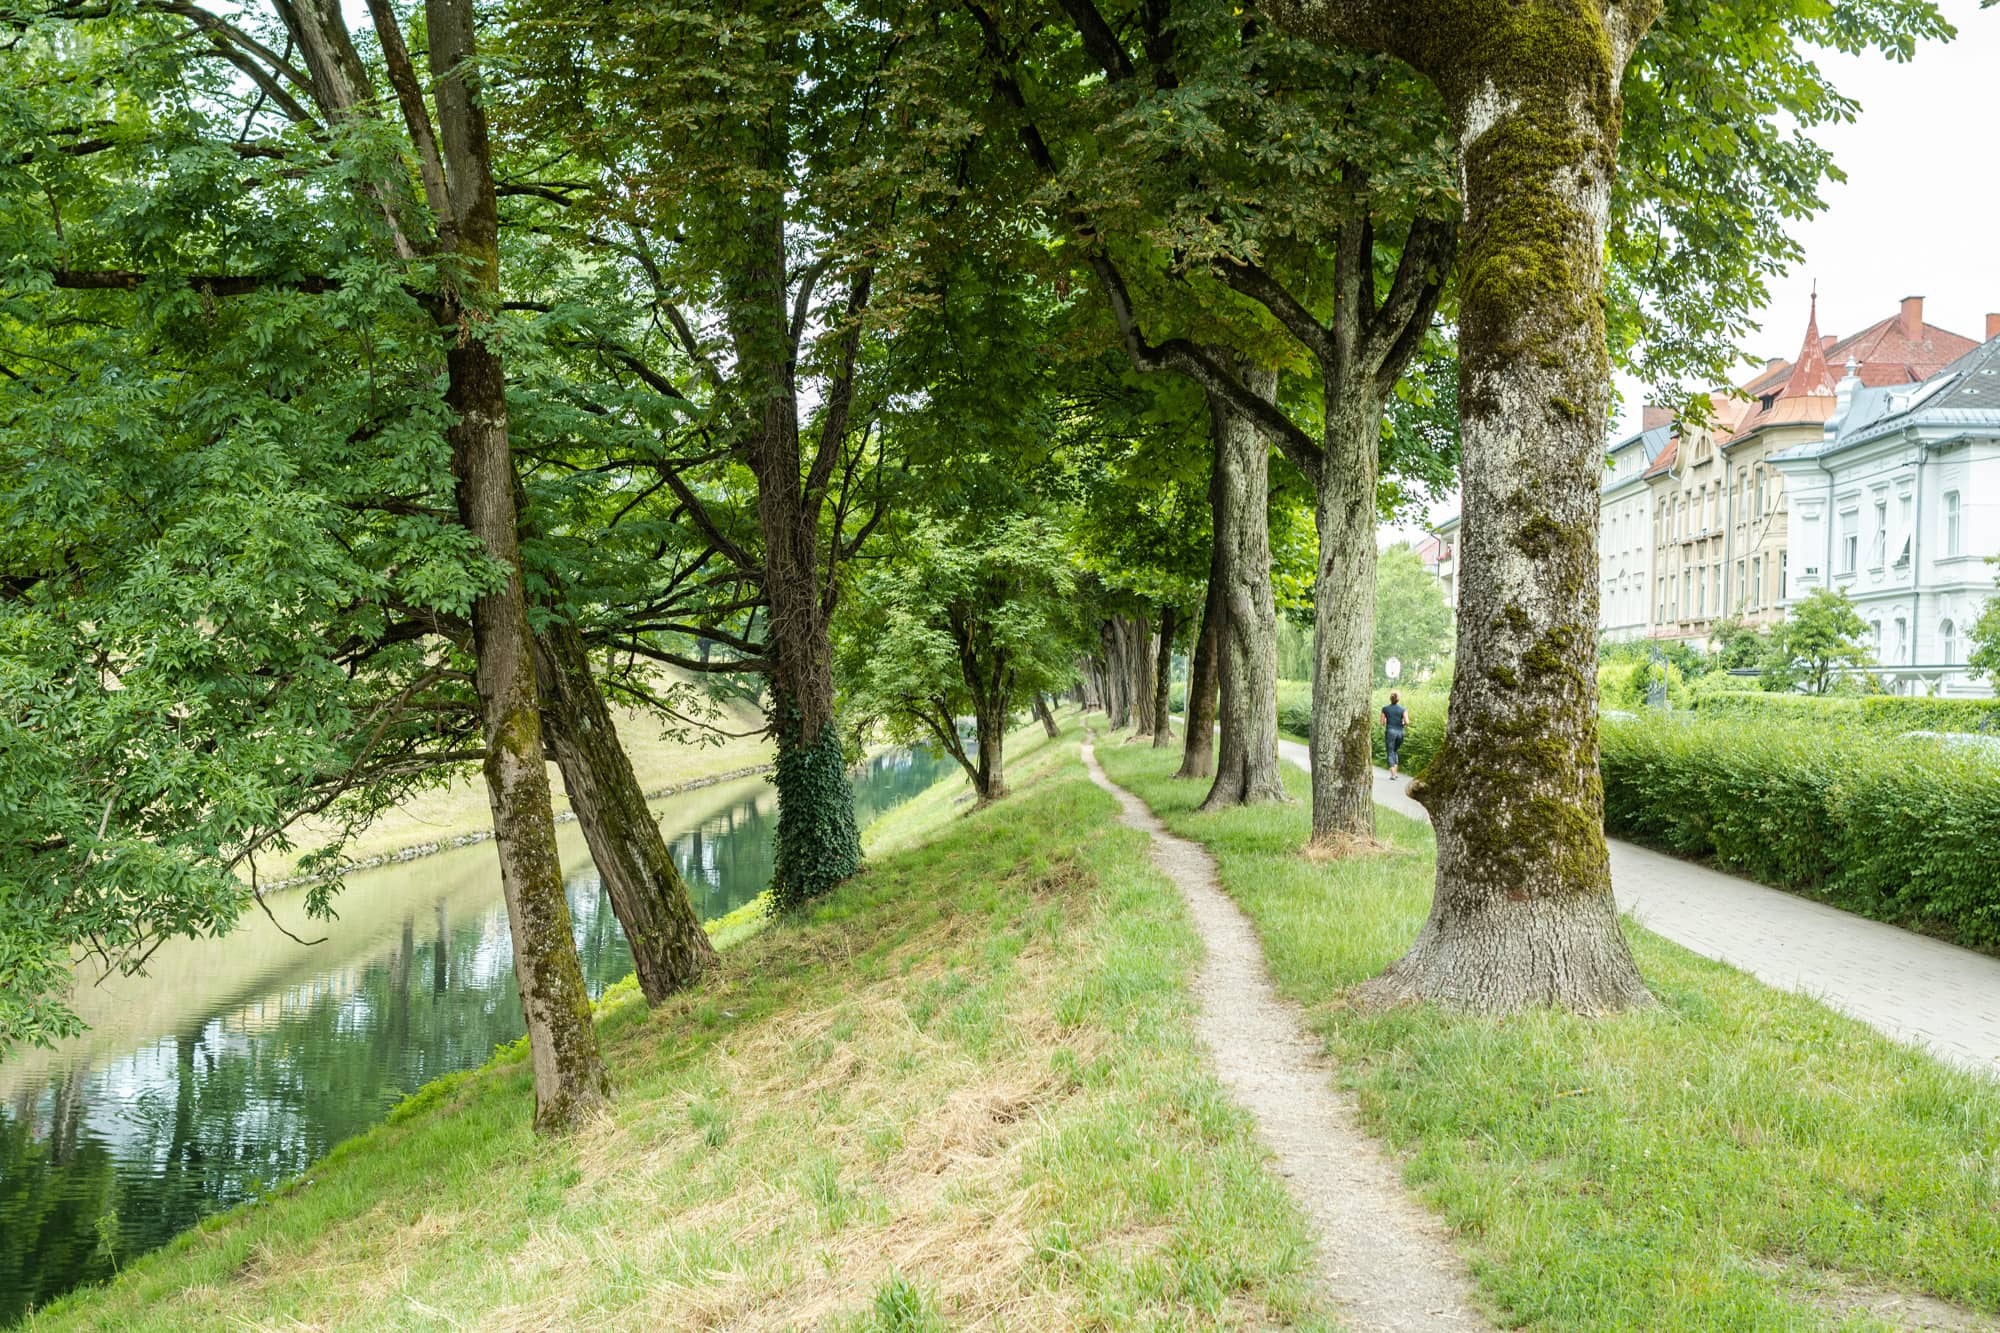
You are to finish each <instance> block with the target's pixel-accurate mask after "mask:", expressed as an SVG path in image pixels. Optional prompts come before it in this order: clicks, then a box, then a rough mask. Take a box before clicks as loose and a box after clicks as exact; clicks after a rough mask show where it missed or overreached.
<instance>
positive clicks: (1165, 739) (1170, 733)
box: [1153, 604, 1180, 750]
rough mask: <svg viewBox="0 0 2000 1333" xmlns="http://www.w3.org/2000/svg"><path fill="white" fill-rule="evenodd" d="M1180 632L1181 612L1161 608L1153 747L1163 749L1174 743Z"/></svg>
mask: <svg viewBox="0 0 2000 1333" xmlns="http://www.w3.org/2000/svg"><path fill="white" fill-rule="evenodd" d="M1179 632H1180V612H1179V611H1178V610H1176V609H1175V608H1174V607H1171V606H1167V605H1165V604H1162V605H1161V607H1160V646H1159V652H1158V653H1157V654H1156V655H1155V657H1154V659H1153V748H1154V749H1155V750H1164V749H1166V748H1167V747H1168V746H1170V745H1172V744H1173V743H1174V725H1173V722H1174V709H1173V684H1174V679H1173V678H1174V635H1175V634H1177V633H1179Z"/></svg>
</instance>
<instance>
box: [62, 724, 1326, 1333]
mask: <svg viewBox="0 0 2000 1333" xmlns="http://www.w3.org/2000/svg"><path fill="white" fill-rule="evenodd" d="M1014 775H1015V783H1016V794H1015V795H1013V796H1011V797H1008V798H1007V799H1005V800H1002V801H1000V802H997V803H995V804H994V805H993V806H991V807H989V808H986V809H983V810H979V811H976V812H972V813H969V814H961V812H960V811H959V810H958V809H956V808H955V807H953V806H951V805H950V804H949V803H942V804H938V805H937V806H936V810H937V822H936V825H935V826H934V827H933V828H932V829H931V831H930V838H929V840H928V841H927V842H924V843H923V845H921V846H916V847H914V848H913V849H911V850H908V851H905V852H902V853H899V854H896V855H890V856H882V857H880V858H878V859H877V860H876V861H875V863H874V864H873V865H872V866H871V868H870V869H869V870H868V871H867V872H866V873H865V874H863V875H862V876H860V877H858V878H857V879H856V880H855V881H853V882H851V883H850V884H849V885H847V886H846V887H844V888H843V889H842V890H840V891H839V892H838V893H836V894H834V895H833V896H831V897H830V898H829V899H828V900H826V901H825V902H824V903H822V904H821V905H820V906H819V907H818V908H817V909H816V910H815V911H813V912H812V913H811V914H810V915H809V916H808V917H807V918H805V919H803V920H799V921H788V922H782V923H779V924H778V925H776V926H774V927H773V928H771V929H768V930H765V931H763V932H761V933H760V934H758V935H756V936H755V937H753V938H751V939H749V940H747V941H745V942H743V943H742V944H740V945H738V946H736V947H734V948H732V949H730V950H729V951H728V952H727V953H726V954H725V965H724V967H723V969H722V971H721V975H720V976H718V977H716V978H715V979H714V980H713V982H711V983H710V984H707V985H705V986H704V987H702V988H701V989H700V990H699V991H696V992H694V993H692V994H689V995H686V996H683V997H680V998H679V999H677V1000H676V1001H674V1002H673V1003H671V1004H668V1005H665V1006H662V1007H661V1008H660V1009H658V1010H655V1011H653V1012H651V1013H647V1012H646V1011H645V1010H644V1009H643V1007H642V1006H640V1005H639V1004H637V1003H636V1001H628V1002H625V1003H623V1004H622V1005H620V1006H617V1007H615V1008H613V1009H612V1010H611V1011H609V1012H607V1013H606V1015H605V1016H604V1018H603V1020H602V1022H603V1030H604V1033H605V1037H606V1043H607V1054H608V1056H609V1058H610V1060H611V1062H612V1066H613V1069H614V1072H615V1077H616V1079H617V1082H618V1085H619V1088H618V1096H617V1099H616V1101H615V1102H614V1103H613V1104H612V1106H611V1107H610V1109H609V1110H608V1111H607V1112H606V1114H605V1115H604V1116H603V1117H601V1118H600V1119H599V1120H598V1121H597V1122H595V1123H594V1124H592V1125H590V1126H588V1127H586V1128H584V1129H583V1130H581V1131H579V1132H577V1133H575V1134H573V1135H572V1136H570V1137H569V1138H567V1139H564V1140H561V1141H558V1142H541V1141H537V1140H535V1139H534V1138H533V1137H532V1136H530V1135H529V1134H528V1133H527V1131H526V1124H525V1122H526V1120H527V1109H528V1108H527V1084H526V1078H525V1073H524V1071H523V1070H522V1069H521V1068H520V1067H519V1065H518V1064H514V1065H510V1066H504V1067H501V1068H499V1069H496V1070H493V1071H491V1072H489V1073H487V1074H485V1075H482V1076H479V1077H476V1078H474V1079H471V1080H468V1081H466V1082H465V1083H463V1084H461V1085H459V1086H457V1087H455V1088H450V1089H446V1090H441V1091H440V1092H439V1093H437V1094H434V1095H433V1096H432V1097H431V1098H430V1099H429V1101H430V1103H431V1104H429V1105H427V1106H426V1107H424V1108H423V1109H421V1110H419V1111H418V1112H416V1113H414V1114H410V1115H406V1116H403V1117H400V1118H399V1119H398V1121H397V1122H396V1123H393V1124H391V1125H389V1126H387V1127H385V1128H383V1129H382V1130H379V1131H377V1132H375V1133H373V1134H371V1135H368V1136H365V1137H364V1138H362V1139H360V1140H357V1141H355V1142H354V1143H351V1144H349V1145H347V1146H346V1147H344V1148H343V1149H341V1150H339V1151H337V1152H336V1153H335V1154H334V1155H333V1156H332V1158H330V1159H329V1161H328V1162H326V1163H325V1164H323V1165H322V1166H321V1167H319V1168H317V1169H315V1170H314V1171H313V1172H312V1173H310V1175H309V1176H308V1177H307V1178H306V1179H305V1180H304V1181H303V1182H301V1183H300V1184H298V1185H297V1186H295V1187H294V1188H293V1189H292V1190H290V1191H289V1193H288V1194H287V1195H286V1196H285V1197H283V1198H280V1199H277V1200H275V1201H273V1202H270V1203H267V1204H264V1205H260V1206H257V1207H253V1208H250V1209H246V1210H242V1211H239V1212H238V1213H236V1214H233V1215H231V1216H229V1217H228V1218H226V1219H224V1220H222V1221H221V1222H220V1223H219V1224H217V1225H214V1226H211V1227H209V1228H206V1229H204V1230H203V1231H202V1232H201V1233H200V1234H197V1235H194V1236H192V1237H189V1238H185V1239H184V1240H183V1241H182V1242H180V1243H177V1244H176V1245H174V1246H172V1247H169V1248H168V1249H167V1250H165V1251H162V1252H160V1253H157V1254H155V1255H153V1256H151V1257H149V1258H148V1259H146V1260H144V1261H142V1262H141V1263H140V1264H139V1265H137V1266H135V1268H134V1269H132V1270H129V1271H128V1272H127V1273H126V1274H125V1276H124V1277H123V1278H122V1279H121V1280H120V1281H118V1282H117V1283H115V1284H113V1285H112V1286H111V1287H109V1288H107V1289H104V1290H101V1291H97V1292H86V1293H81V1294H79V1295H77V1296H75V1297H73V1298H72V1299H71V1300H70V1301H68V1302H66V1303H65V1304H63V1305H61V1306H59V1307H57V1308H56V1309H55V1310H52V1311H51V1312H49V1313H48V1314H46V1315H45V1316H44V1317H43V1318H42V1319H41V1320H39V1321H38V1323H37V1325H35V1326H37V1327H43V1328H48V1329H70V1328H87V1327H103V1328H110V1327H116V1328H121V1329H122V1328H204V1329H206V1328H216V1327H229V1326H254V1327H285V1328H315V1329H363V1328H366V1329H378V1328H426V1329H428V1328H437V1329H445V1328H480V1329H521V1330H527V1329H558V1328H564V1329H566V1328H579V1327H589V1328H593V1329H635V1330H636V1329H658V1328H670V1329H721V1328H729V1329H780V1328H784V1329H789V1328H801V1327H804V1328H831V1329H857V1330H859V1329H928V1328H941V1327H946V1326H950V1327H962V1326H963V1327H990V1328H1016V1329H1058V1328H1062V1329H1069V1328H1079V1329H1128V1328H1213V1327H1244V1328H1249V1327H1271V1326H1300V1327H1317V1326H1323V1324H1324V1320H1323V1318H1322V1315H1321V1313H1320V1311H1319V1310H1318V1308H1317V1307H1316V1305H1315V1304H1314V1298H1313V1296H1312V1294H1311V1291H1310V1287H1309V1266H1308V1262H1307V1261H1308V1257H1309V1256H1308V1240H1307V1235H1306V1232H1305V1229H1304V1226H1303V1223H1302V1221H1301V1219H1300V1218H1299V1217H1298V1216H1297V1215H1296V1213H1295V1212H1294V1210H1293V1208H1292V1205H1291V1204H1290V1201H1289V1200H1288V1198H1287V1197H1286V1196H1285V1194H1284V1192H1283V1190H1282V1189H1281V1187H1280V1186H1279V1185H1278V1184H1277V1183H1276V1181H1275V1180H1274V1179H1273V1178H1272V1177H1271V1175H1270V1174H1269V1172H1268V1171H1267V1169H1266V1167H1265V1163H1264V1157H1263V1154H1262V1153H1261V1152H1260V1151H1259V1150H1258V1148H1257V1147H1256V1146H1255V1144H1254V1142H1253V1141H1252V1139H1251V1138H1250V1135H1249V1127H1248V1124H1247V1121H1246V1119H1245V1117H1244V1116H1243V1115H1242V1114H1241V1113H1240V1112H1238V1111H1237V1110H1236V1109H1234V1108H1233V1107H1232V1106H1230V1105H1229V1104H1228V1102H1227V1101H1226V1100H1225V1098H1224V1095H1223V1094H1222V1092H1221V1090H1220V1088H1219V1086H1218V1085H1217V1084H1216V1083H1215V1081H1214V1080H1213V1079H1212V1077H1211V1076H1210V1075H1209V1074H1208V1073H1207V1072H1206V1071H1205V1069H1204V1067H1203V1061H1202V1059H1201V1056H1200V1052H1199V1050H1198V1048H1197V1047H1196V1046H1195V1044H1194V1042H1193V1039H1192V1037H1191V1036H1190V1035H1189V1034H1190V1030H1191V1026H1192V1025H1191V1021H1190V1016H1191V1004H1192V1002H1191V999H1190V997H1189V993H1188V982H1189V979H1190V976H1191V973H1192V968H1193V965H1194V963H1195V961H1196V956H1197V950H1198V943H1197V940H1196V938H1195V936H1194V934H1193V932H1192V929H1191V927H1190V926H1189V924H1188V923H1187V921H1186V920H1185V919H1184V917H1183V915H1182V909H1181V905H1180V901H1179V898H1178V896H1177V895H1176V894H1175V893H1174V891H1173V889H1172V887H1171V886H1170V885H1169V884H1167V882H1166V881H1164V880H1163V879H1161V878H1160V877H1159V876H1158V875H1157V874H1155V873H1154V872H1153V871H1152V870H1151V869H1150V866H1149V865H1148V863H1147V862H1146V859H1145V857H1144V855H1143V848H1142V844H1141V843H1140V841H1139V835H1137V834H1134V833H1131V832H1129V831H1127V830H1124V829H1123V828H1121V827H1119V826H1118V825H1117V824H1116V823H1115V819H1114V815H1115V807H1114V806H1113V804H1112V802H1111V801H1110V799H1109V798H1108V797H1106V796H1105V795H1104V794H1103V793H1101V792H1099V791H1098V790H1097V789H1095V788H1094V787H1092V786H1091V785H1090V784H1089V783H1088V782H1087V781H1086V780H1085V779H1084V777H1083V774H1082V771H1081V766H1080V764H1079V763H1078V761H1077V757H1076V749H1075V744H1074V738H1073V736H1071V737H1066V738H1065V739H1064V741H1063V742H1061V743H1059V744H1054V745H1045V746H1041V747H1039V748H1038V749H1037V750H1036V751H1035V752H1034V753H1032V754H1024V755H1023V756H1021V757H1020V758H1018V759H1017V761H1016V764H1015V766H1014ZM903 832H905V833H911V832H912V830H909V829H905V830H903Z"/></svg>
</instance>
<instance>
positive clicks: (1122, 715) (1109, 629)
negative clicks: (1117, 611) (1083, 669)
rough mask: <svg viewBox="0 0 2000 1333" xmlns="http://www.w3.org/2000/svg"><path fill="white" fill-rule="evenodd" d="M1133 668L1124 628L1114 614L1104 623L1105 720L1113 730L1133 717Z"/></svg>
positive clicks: (1122, 725) (1121, 726)
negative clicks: (1131, 703)
mask: <svg viewBox="0 0 2000 1333" xmlns="http://www.w3.org/2000/svg"><path fill="white" fill-rule="evenodd" d="M1131 688H1132V670H1131V667H1130V666H1129V665H1128V664H1127V663H1126V660H1125V627H1124V625H1123V624H1122V623H1120V618H1119V617H1117V616H1113V617H1112V618H1111V619H1110V620H1107V621H1105V622H1104V721H1105V724H1106V725H1107V726H1109V727H1110V728H1111V730H1113V731H1118V730H1120V729H1122V728H1123V727H1124V726H1125V725H1126V724H1127V723H1128V722H1130V721H1131V720H1132V711H1131V707H1130V702H1131V700H1130V694H1131Z"/></svg>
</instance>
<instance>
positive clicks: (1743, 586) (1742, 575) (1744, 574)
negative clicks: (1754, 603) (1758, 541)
mask: <svg viewBox="0 0 2000 1333" xmlns="http://www.w3.org/2000/svg"><path fill="white" fill-rule="evenodd" d="M1749 569H1750V567H1749V566H1748V565H1746V564H1745V563H1744V562H1743V561H1741V560H1738V561H1737V562H1736V608H1737V610H1739V611H1740V610H1742V609H1743V603H1744V602H1745V601H1747V600H1748V599H1749V596H1750V574H1749Z"/></svg>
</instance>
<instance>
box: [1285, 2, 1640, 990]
mask: <svg viewBox="0 0 2000 1333" xmlns="http://www.w3.org/2000/svg"><path fill="white" fill-rule="evenodd" d="M1657 12H1658V4H1657V0H1642V2H1641V3H1635V4H1630V5H1620V4H1611V5H1607V4H1604V3H1603V2H1602V0H1581V2H1580V3H1579V0H1526V2H1524V3H1518V4H1498V3H1494V0H1452V2H1447V3H1422V4H1419V3H1416V0H1378V2H1377V3H1360V4H1336V3H1332V0H1289V2H1288V3H1283V4H1280V5H1279V6H1278V8H1277V13H1276V17H1277V18H1278V19H1279V21H1280V22H1281V23H1284V24H1286V25H1287V26H1290V27H1292V28H1293V29H1294V30H1296V31H1300V32H1302V33H1304V34H1305V35H1307V36H1312V37H1316V38H1320V39H1323V40H1330V41H1335V42H1339V43H1342V44H1345V45H1350V46H1360V47H1364V48H1369V49H1378V50H1384V51H1387V52H1389V53H1391V54H1393V55H1396V56H1398V57H1400V58H1402V59H1403V60H1405V61H1407V62H1409V63H1410V64H1411V65H1412V66H1414V67H1415V68H1417V69H1418V70H1420V71H1421V72H1423V73H1424V74H1426V75H1428V76H1429V77H1430V78H1431V80H1432V81H1433V82H1434V83H1436V85H1437V86H1438V88H1439V90H1440V92H1442V94H1443V95H1444V98H1445V102H1446V104H1447V106H1448V108H1449V109H1450V112H1451V115H1452V119H1453V122H1454V125H1455V126H1456V129H1457V132H1458V138H1459V155H1460V170H1461V173H1462V177H1463V183H1464V199H1465V222H1464V233H1463V235H1464V248H1463V251H1462V256H1461V261H1460V288H1459V290H1460V320H1459V354H1460V389H1459V404H1460V415H1461V419H1460V432H1461V443H1462V447H1463V450H1464V463H1463V494H1464V514H1465V522H1464V528H1463V557H1462V558H1463V561H1464V565H1463V573H1462V574H1461V576H1460V582H1459V616H1458V623H1459V640H1458V668H1457V673H1456V676H1455V679H1454V681H1453V686H1452V694H1451V705H1450V717H1449V719H1448V723H1447V727H1446V733H1445V743H1444V746H1443V749H1442V751H1441V752H1440V753H1439V755H1438V756H1437V758H1436V759H1434V760H1433V761H1432V763H1431V765H1430V767H1429V768H1428V769H1427V770H1426V773H1425V776H1424V780H1423V781H1422V782H1420V783H1417V784H1415V785H1414V786H1413V788H1412V794H1413V795H1415V796H1416V797H1417V799H1419V800H1421V801H1422V802H1424V804H1425V805H1426V806H1427V807H1428V808H1429V809H1430V811H1431V813H1432V815H1433V817H1434V819H1435V821H1436V825H1437V843H1438V862H1437V886H1436V893H1435V897H1434V900H1433V903H1432V907H1431V914H1430V917H1429V919H1428V920H1427V921H1426V922H1425V924H1424V928H1423V930H1422V932H1421V933H1420V934H1419V935H1418V937H1417V940H1416V942H1415V943H1414V944H1413V945H1412V946H1411V948H1410V951H1409V953H1407V954H1406V955H1405V956H1404V957H1403V958H1402V959H1401V960H1400V961H1398V962H1397V963H1396V964H1395V965H1394V966H1393V967H1391V968H1390V969H1389V971H1388V972H1386V973H1385V974H1384V975H1383V976H1382V977H1380V978H1378V979H1377V981H1375V982H1374V983H1371V985H1372V988H1373V989H1374V991H1375V992H1376V993H1377V994H1378V995H1380V996H1381V997H1384V998H1387V999H1419V1000H1434V1001H1440V1002H1444V1003H1448V1004H1452V1005H1457V1006H1462V1007H1466V1008H1470V1009H1476V1010H1483V1011H1490V1012H1497V1011H1505V1010H1510V1009H1517V1008H1521V1007H1524V1006H1529V1005H1561V1006H1565V1007H1568V1008H1573V1009H1580V1010H1586V1011H1602V1010H1611V1009H1619V1008H1624V1007H1628V1006H1634V1005H1643V1004H1647V1003H1650V1000H1651V997H1650V996H1649V995H1648V993H1647V991H1646V988H1645V986H1644V983H1643V982H1642V981H1641V980H1640V977H1639V973H1638V969H1637V967H1636V966H1635V965H1634V963H1633V961H1632V956H1631V953H1630V951H1629V950H1628V949H1627V947H1626V944H1625V939H1624V936H1623V934H1622V933H1621V931H1620V929H1619V926H1618V915H1617V909H1616V907H1615V906H1614V904H1613V901H1612V896H1611V877H1610V870H1609V864H1608V861H1607V858H1606V853H1605V846H1604V834H1603V814H1604V791H1603V783H1602V779H1601V777H1600V774H1599V771H1598V764H1597V711H1596V694H1595V689H1594V669H1595V658H1596V642H1597V635H1596V626H1597V611H1598V605H1597V554H1596V552H1597V526H1598V486H1599V484H1600V482H1601V481H1602V478H1603V471H1604V469H1603V461H1604V458H1603V455H1604V447H1603V431H1604V423H1605V421H1606V420H1607V419H1608V418H1609V410H1610V401H1609V394H1610V380H1611V374H1610V369H1611V368H1610V364H1609V360H1608V357H1607V353H1606V347H1605V327H1604V311H1603V306H1602V300H1603V292H1604V272H1603V264H1604V246H1605V227H1606V223H1607V219H1608V215H1609V210H1610V200H1611V185H1612V177H1613V173H1614V171H1615V167H1616V162H1617V150H1618V134H1619V127H1620V119H1621V114H1622V112H1621V105H1620V100H1619V82H1620V79H1621V77H1622V75H1623V71H1624V67H1625V62H1626V60H1627V59H1628V58H1629V57H1630V55H1631V52H1632V49H1633V47H1634V46H1635V45H1636V44H1637V42H1638V39H1639V36H1640V34H1641V33H1642V32H1643V31H1644V30H1645V28H1646V26H1647V25H1648V24H1649V23H1650V22H1651V21H1652V19H1653V17H1654V16H1655V15H1656V14H1657Z"/></svg>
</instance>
